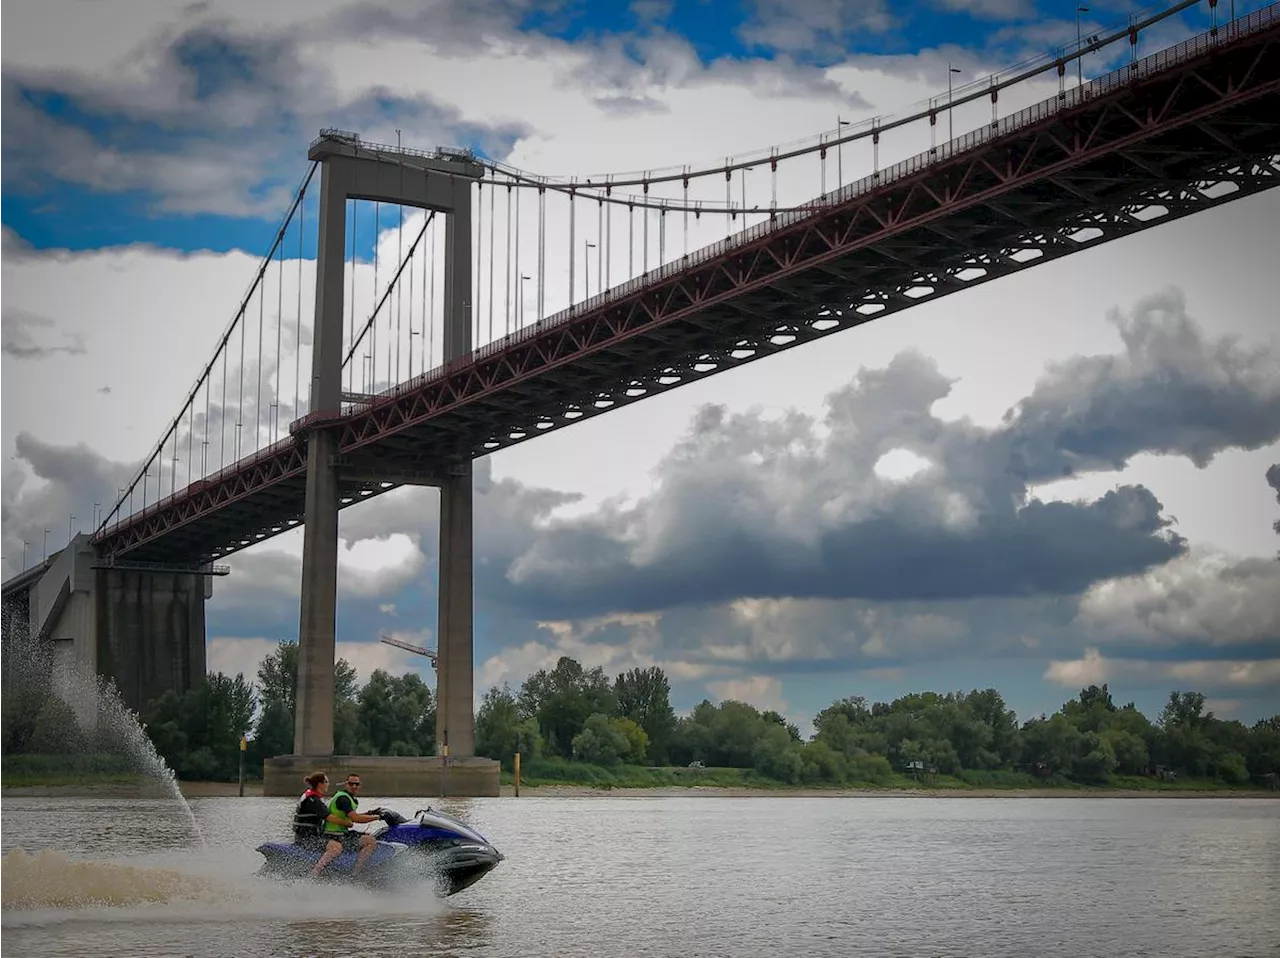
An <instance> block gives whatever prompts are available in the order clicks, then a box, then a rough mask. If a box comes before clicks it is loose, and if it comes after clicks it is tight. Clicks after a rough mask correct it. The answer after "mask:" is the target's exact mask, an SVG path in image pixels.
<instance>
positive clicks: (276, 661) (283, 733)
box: [4, 642, 436, 781]
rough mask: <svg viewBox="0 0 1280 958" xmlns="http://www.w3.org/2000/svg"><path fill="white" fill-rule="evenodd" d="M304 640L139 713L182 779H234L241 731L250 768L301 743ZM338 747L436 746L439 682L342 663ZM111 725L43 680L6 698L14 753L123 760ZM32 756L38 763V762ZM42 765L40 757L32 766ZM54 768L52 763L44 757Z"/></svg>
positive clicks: (396, 749) (407, 749) (7, 745)
mask: <svg viewBox="0 0 1280 958" xmlns="http://www.w3.org/2000/svg"><path fill="white" fill-rule="evenodd" d="M297 678H298V644H297V643H296V642H281V643H280V644H279V645H278V646H277V647H276V649H275V650H274V651H273V652H272V653H271V654H270V655H269V656H267V657H266V658H265V659H264V660H263V661H262V663H261V665H260V666H259V668H258V674H257V681H256V682H250V681H247V680H246V679H245V677H244V676H243V675H240V674H238V675H236V676H235V677H234V678H233V677H231V676H227V675H224V674H222V673H221V672H212V673H210V674H208V675H207V676H206V677H205V678H204V680H203V681H201V682H200V683H199V684H197V685H196V686H194V687H193V688H192V689H190V690H189V691H188V692H186V693H185V694H184V695H178V694H176V693H174V692H166V693H165V694H164V695H162V696H160V697H159V698H156V699H154V700H152V701H151V702H150V703H148V704H147V705H146V706H145V707H144V708H143V709H142V711H141V713H140V715H139V718H140V720H141V721H142V723H143V725H144V726H145V728H146V732H147V735H148V736H149V737H150V739H151V741H152V743H153V744H154V745H155V748H156V751H157V752H158V753H159V754H160V755H161V757H163V758H164V760H165V762H166V763H167V764H168V765H169V767H170V768H172V769H173V771H174V773H175V774H176V775H177V776H178V777H179V778H181V779H186V780H197V781H234V780H235V779H236V778H237V777H238V775H239V765H240V737H241V736H242V735H243V736H246V737H247V738H248V739H249V741H248V748H247V750H246V753H245V770H246V775H247V776H248V777H251V778H254V779H257V778H260V777H261V775H262V762H263V760H264V759H267V758H270V757H271V756H273V755H288V754H290V753H291V752H292V751H293V718H294V703H295V689H296V686H297ZM333 724H334V750H335V751H336V752H337V753H339V754H345V755H431V754H434V752H435V731H436V706H435V695H434V694H433V692H432V690H431V688H430V686H428V685H427V684H426V683H425V682H423V681H422V679H421V677H419V676H418V675H417V674H415V673H412V672H411V673H406V674H404V675H400V676H392V675H390V674H388V673H387V672H385V671H383V670H381V669H378V670H375V671H374V673H373V674H372V675H371V676H370V677H369V681H368V682H366V683H365V684H364V685H363V686H361V685H359V684H358V682H357V679H356V672H355V669H354V668H353V667H352V666H351V664H350V663H349V662H347V660H346V659H338V661H337V662H336V663H335V669H334V723H333ZM110 738H111V736H110V734H109V730H100V731H98V732H97V733H95V734H93V735H88V734H86V733H85V731H84V730H82V729H80V728H79V726H78V725H77V724H76V722H75V720H74V717H73V715H72V713H71V711H70V709H69V708H68V707H67V706H66V705H65V704H64V703H63V702H62V701H61V700H59V699H58V698H57V697H56V696H52V695H49V694H47V690H42V689H40V688H38V687H36V686H34V685H32V686H29V687H26V688H24V689H23V691H22V694H21V695H13V696H7V697H6V699H5V702H4V753H5V755H6V756H9V755H24V754H25V755H58V756H60V757H66V758H67V759H69V760H73V761H69V762H65V763H64V764H69V765H73V766H75V767H76V768H83V769H85V770H94V771H96V770H99V768H101V769H102V770H114V769H115V768H116V767H117V766H118V765H119V763H118V762H116V763H110V762H108V763H107V764H106V765H104V764H103V762H102V761H101V756H100V755H99V756H98V758H97V759H95V760H94V761H92V762H88V761H86V760H85V759H86V757H92V756H94V754H95V753H97V752H100V751H101V750H102V749H104V748H105V749H107V750H110V749H111V748H118V747H119V743H118V742H111V741H110ZM28 764H29V763H28ZM31 767H32V768H36V767H37V766H31ZM38 767H39V768H41V769H44V768H46V767H47V768H52V767H53V766H49V765H48V763H42V764H41V765H40V766H38Z"/></svg>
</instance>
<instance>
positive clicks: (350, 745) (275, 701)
mask: <svg viewBox="0 0 1280 958" xmlns="http://www.w3.org/2000/svg"><path fill="white" fill-rule="evenodd" d="M358 684H359V683H358V678H357V676H356V670H355V669H354V668H353V667H352V665H351V663H350V662H348V661H347V660H346V659H342V658H340V659H338V660H337V661H336V662H335V663H334V668H333V690H334V716H333V737H334V749H335V751H336V752H337V753H338V754H340V755H342V754H345V755H352V754H357V745H358V731H359V709H358V706H357V705H356V700H355V696H356V690H357V687H358ZM297 687H298V643H297V642H293V641H288V640H286V641H282V642H280V643H279V644H278V645H277V646H276V648H275V650H274V651H273V652H272V653H271V654H270V655H268V656H267V657H266V658H265V659H263V660H262V663H261V664H260V665H259V666H258V696H259V702H260V704H261V709H260V710H259V712H258V721H257V723H256V726H255V730H254V742H253V747H252V749H251V752H250V760H251V761H253V762H254V764H255V765H259V766H260V765H261V763H262V761H263V759H267V758H271V757H272V756H274V755H289V754H292V752H293V724H294V714H295V712H294V710H295V706H296V702H297Z"/></svg>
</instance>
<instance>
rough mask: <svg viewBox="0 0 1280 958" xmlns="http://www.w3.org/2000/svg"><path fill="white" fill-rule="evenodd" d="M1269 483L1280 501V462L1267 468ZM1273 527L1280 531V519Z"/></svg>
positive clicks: (1277, 500)
mask: <svg viewBox="0 0 1280 958" xmlns="http://www.w3.org/2000/svg"><path fill="white" fill-rule="evenodd" d="M1267 485H1269V486H1270V487H1271V488H1272V489H1274V490H1275V491H1276V502H1280V462H1278V463H1276V464H1275V465H1274V466H1272V467H1271V468H1270V469H1268V470H1267ZM1271 528H1273V529H1275V530H1276V532H1280V519H1277V520H1276V521H1275V523H1273V524H1272V526H1271Z"/></svg>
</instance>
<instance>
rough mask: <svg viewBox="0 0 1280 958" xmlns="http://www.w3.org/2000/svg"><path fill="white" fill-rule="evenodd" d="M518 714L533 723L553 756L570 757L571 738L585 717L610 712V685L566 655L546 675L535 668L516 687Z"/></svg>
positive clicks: (597, 671) (601, 671)
mask: <svg viewBox="0 0 1280 958" xmlns="http://www.w3.org/2000/svg"><path fill="white" fill-rule="evenodd" d="M520 710H521V712H522V713H523V714H524V715H526V716H528V717H530V718H533V719H536V720H537V723H538V728H539V729H541V731H542V735H543V738H544V739H545V740H546V743H547V748H548V750H549V751H550V752H552V753H553V754H555V755H560V756H563V757H564V758H572V757H573V739H574V736H576V735H577V734H578V733H579V732H580V731H581V730H582V728H583V726H584V725H585V723H586V721H587V718H588V717H589V716H591V715H593V714H595V713H597V712H599V713H601V714H604V715H609V714H610V713H612V712H613V710H614V698H613V683H611V682H610V681H609V679H608V678H607V677H606V676H605V674H604V669H602V668H600V667H599V666H596V667H595V668H594V669H591V670H590V671H588V670H586V669H584V668H583V667H582V664H581V663H580V662H578V661H576V660H575V659H572V658H570V657H569V656H567V655H564V656H561V657H560V660H559V661H558V662H556V666H555V668H554V669H552V670H551V671H550V672H548V671H547V670H546V669H539V670H538V671H537V672H535V673H534V674H533V675H531V676H529V677H528V678H527V679H526V680H525V682H524V685H522V686H521V688H520Z"/></svg>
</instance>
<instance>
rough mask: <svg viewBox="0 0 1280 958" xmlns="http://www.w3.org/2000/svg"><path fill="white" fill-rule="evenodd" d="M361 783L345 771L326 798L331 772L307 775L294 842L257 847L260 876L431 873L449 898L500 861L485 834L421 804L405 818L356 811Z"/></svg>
mask: <svg viewBox="0 0 1280 958" xmlns="http://www.w3.org/2000/svg"><path fill="white" fill-rule="evenodd" d="M358 781H359V776H355V775H352V776H348V778H347V781H346V783H344V788H342V789H340V790H339V791H338V792H337V793H336V794H335V795H334V796H333V798H331V799H326V798H325V792H326V791H327V788H328V784H329V780H328V777H327V776H326V775H325V774H324V773H323V772H316V773H314V774H312V775H308V776H307V778H306V782H307V786H308V787H307V790H306V791H305V792H303V794H302V796H301V797H300V798H299V800H298V806H297V808H296V809H295V811H294V822H293V825H294V841H293V842H266V843H264V844H262V845H259V846H258V848H257V851H258V853H259V854H261V855H262V856H263V857H264V858H265V859H266V862H265V863H264V865H263V867H262V870H261V872H260V874H264V875H268V876H271V877H275V878H303V877H307V876H310V877H312V878H318V879H320V880H322V881H324V880H348V881H359V882H360V883H362V884H371V885H384V884H387V883H390V882H392V881H395V880H405V879H407V880H413V879H414V878H434V879H435V880H436V882H437V883H438V885H439V887H440V889H441V892H442V893H443V894H444V895H445V896H448V895H453V894H456V893H457V892H459V891H462V889H464V888H467V887H468V886H470V885H473V884H475V883H476V882H477V881H479V880H480V879H481V878H483V877H484V876H485V875H487V874H488V873H489V872H490V871H491V870H493V868H494V867H495V866H496V865H497V864H498V862H500V861H502V859H503V855H502V853H501V852H499V851H498V850H497V849H496V848H494V847H493V846H492V845H491V844H490V843H489V842H488V840H487V839H485V838H484V836H482V835H481V834H480V833H479V832H476V831H474V830H473V829H471V828H469V827H468V826H467V825H465V824H464V823H463V822H461V821H459V820H458V819H456V818H454V817H453V816H451V815H446V814H444V813H443V812H439V811H436V810H434V809H431V808H427V809H420V810H419V811H418V812H416V813H415V815H414V819H413V820H409V819H406V818H405V817H404V816H403V815H401V814H399V813H398V812H395V811H393V810H391V809H384V808H374V809H370V811H369V812H368V813H367V814H362V813H360V812H358V811H356V808H357V807H358V806H359V801H358V799H356V798H355V797H354V796H352V795H351V793H350V787H351V786H352V785H356V783H358ZM356 787H358V785H356ZM351 822H355V823H357V824H362V823H365V822H378V823H379V824H380V826H381V827H380V828H377V827H376V828H375V829H374V830H373V831H372V832H367V833H360V832H352V831H351V830H350V824H348V823H351ZM357 835H358V836H359V837H358V838H357V837H356V836H357Z"/></svg>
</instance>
